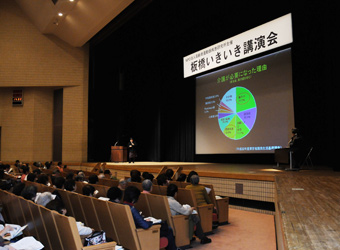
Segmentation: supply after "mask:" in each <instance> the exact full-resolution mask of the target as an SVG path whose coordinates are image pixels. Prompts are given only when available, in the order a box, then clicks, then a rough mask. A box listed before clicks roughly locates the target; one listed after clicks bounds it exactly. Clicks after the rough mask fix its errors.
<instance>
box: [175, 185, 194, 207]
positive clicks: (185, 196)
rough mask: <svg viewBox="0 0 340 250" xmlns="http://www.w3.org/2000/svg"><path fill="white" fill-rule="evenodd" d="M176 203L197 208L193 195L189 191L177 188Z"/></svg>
mask: <svg viewBox="0 0 340 250" xmlns="http://www.w3.org/2000/svg"><path fill="white" fill-rule="evenodd" d="M177 201H178V202H179V203H180V204H183V205H184V204H189V205H190V206H192V207H197V204H196V199H195V196H194V193H193V191H192V190H190V189H186V188H178V192H177Z"/></svg>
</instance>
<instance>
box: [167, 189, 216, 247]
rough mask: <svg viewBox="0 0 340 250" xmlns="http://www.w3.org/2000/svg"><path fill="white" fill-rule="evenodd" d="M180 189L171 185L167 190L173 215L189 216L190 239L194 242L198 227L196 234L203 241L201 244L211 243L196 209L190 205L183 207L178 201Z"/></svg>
mask: <svg viewBox="0 0 340 250" xmlns="http://www.w3.org/2000/svg"><path fill="white" fill-rule="evenodd" d="M177 192H178V187H177V186H176V185H175V184H170V185H169V186H168V188H167V196H168V202H169V207H170V211H171V214H172V215H179V214H183V215H189V237H190V238H191V239H192V240H194V239H195V238H194V237H193V235H194V227H195V226H196V231H195V234H196V236H197V237H198V238H199V239H200V240H201V244H207V243H210V242H211V239H209V238H208V237H206V236H205V235H204V233H203V229H202V226H201V222H200V218H199V216H198V215H197V214H193V211H194V209H195V208H194V207H190V206H189V205H187V206H183V205H181V204H180V203H179V202H178V201H177V200H176V196H177Z"/></svg>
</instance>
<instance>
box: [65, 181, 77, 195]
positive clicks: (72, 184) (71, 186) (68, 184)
mask: <svg viewBox="0 0 340 250" xmlns="http://www.w3.org/2000/svg"><path fill="white" fill-rule="evenodd" d="M64 189H65V190H66V191H71V192H74V191H76V189H77V186H76V181H75V180H73V179H68V180H65V183H64Z"/></svg>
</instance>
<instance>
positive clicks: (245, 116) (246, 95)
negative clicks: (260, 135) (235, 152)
mask: <svg viewBox="0 0 340 250" xmlns="http://www.w3.org/2000/svg"><path fill="white" fill-rule="evenodd" d="M256 115H257V107H256V102H255V98H254V96H253V94H252V93H251V92H250V91H249V90H248V89H246V88H244V87H234V88H232V89H230V90H229V91H228V92H227V93H225V94H224V96H223V98H222V100H221V102H220V105H219V109H218V123H219V126H220V129H221V131H222V133H223V134H224V135H225V136H226V137H228V138H230V139H232V140H240V139H242V138H243V137H245V136H246V135H248V134H249V132H250V131H251V129H252V128H253V126H254V124H255V120H256Z"/></svg>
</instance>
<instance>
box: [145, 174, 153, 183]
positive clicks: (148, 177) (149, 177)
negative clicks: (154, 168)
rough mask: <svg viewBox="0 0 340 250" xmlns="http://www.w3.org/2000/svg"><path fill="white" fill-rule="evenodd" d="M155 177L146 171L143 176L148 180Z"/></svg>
mask: <svg viewBox="0 0 340 250" xmlns="http://www.w3.org/2000/svg"><path fill="white" fill-rule="evenodd" d="M154 178H155V176H154V175H153V174H151V173H148V174H147V175H145V178H144V179H148V180H150V181H153V179H154Z"/></svg>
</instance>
